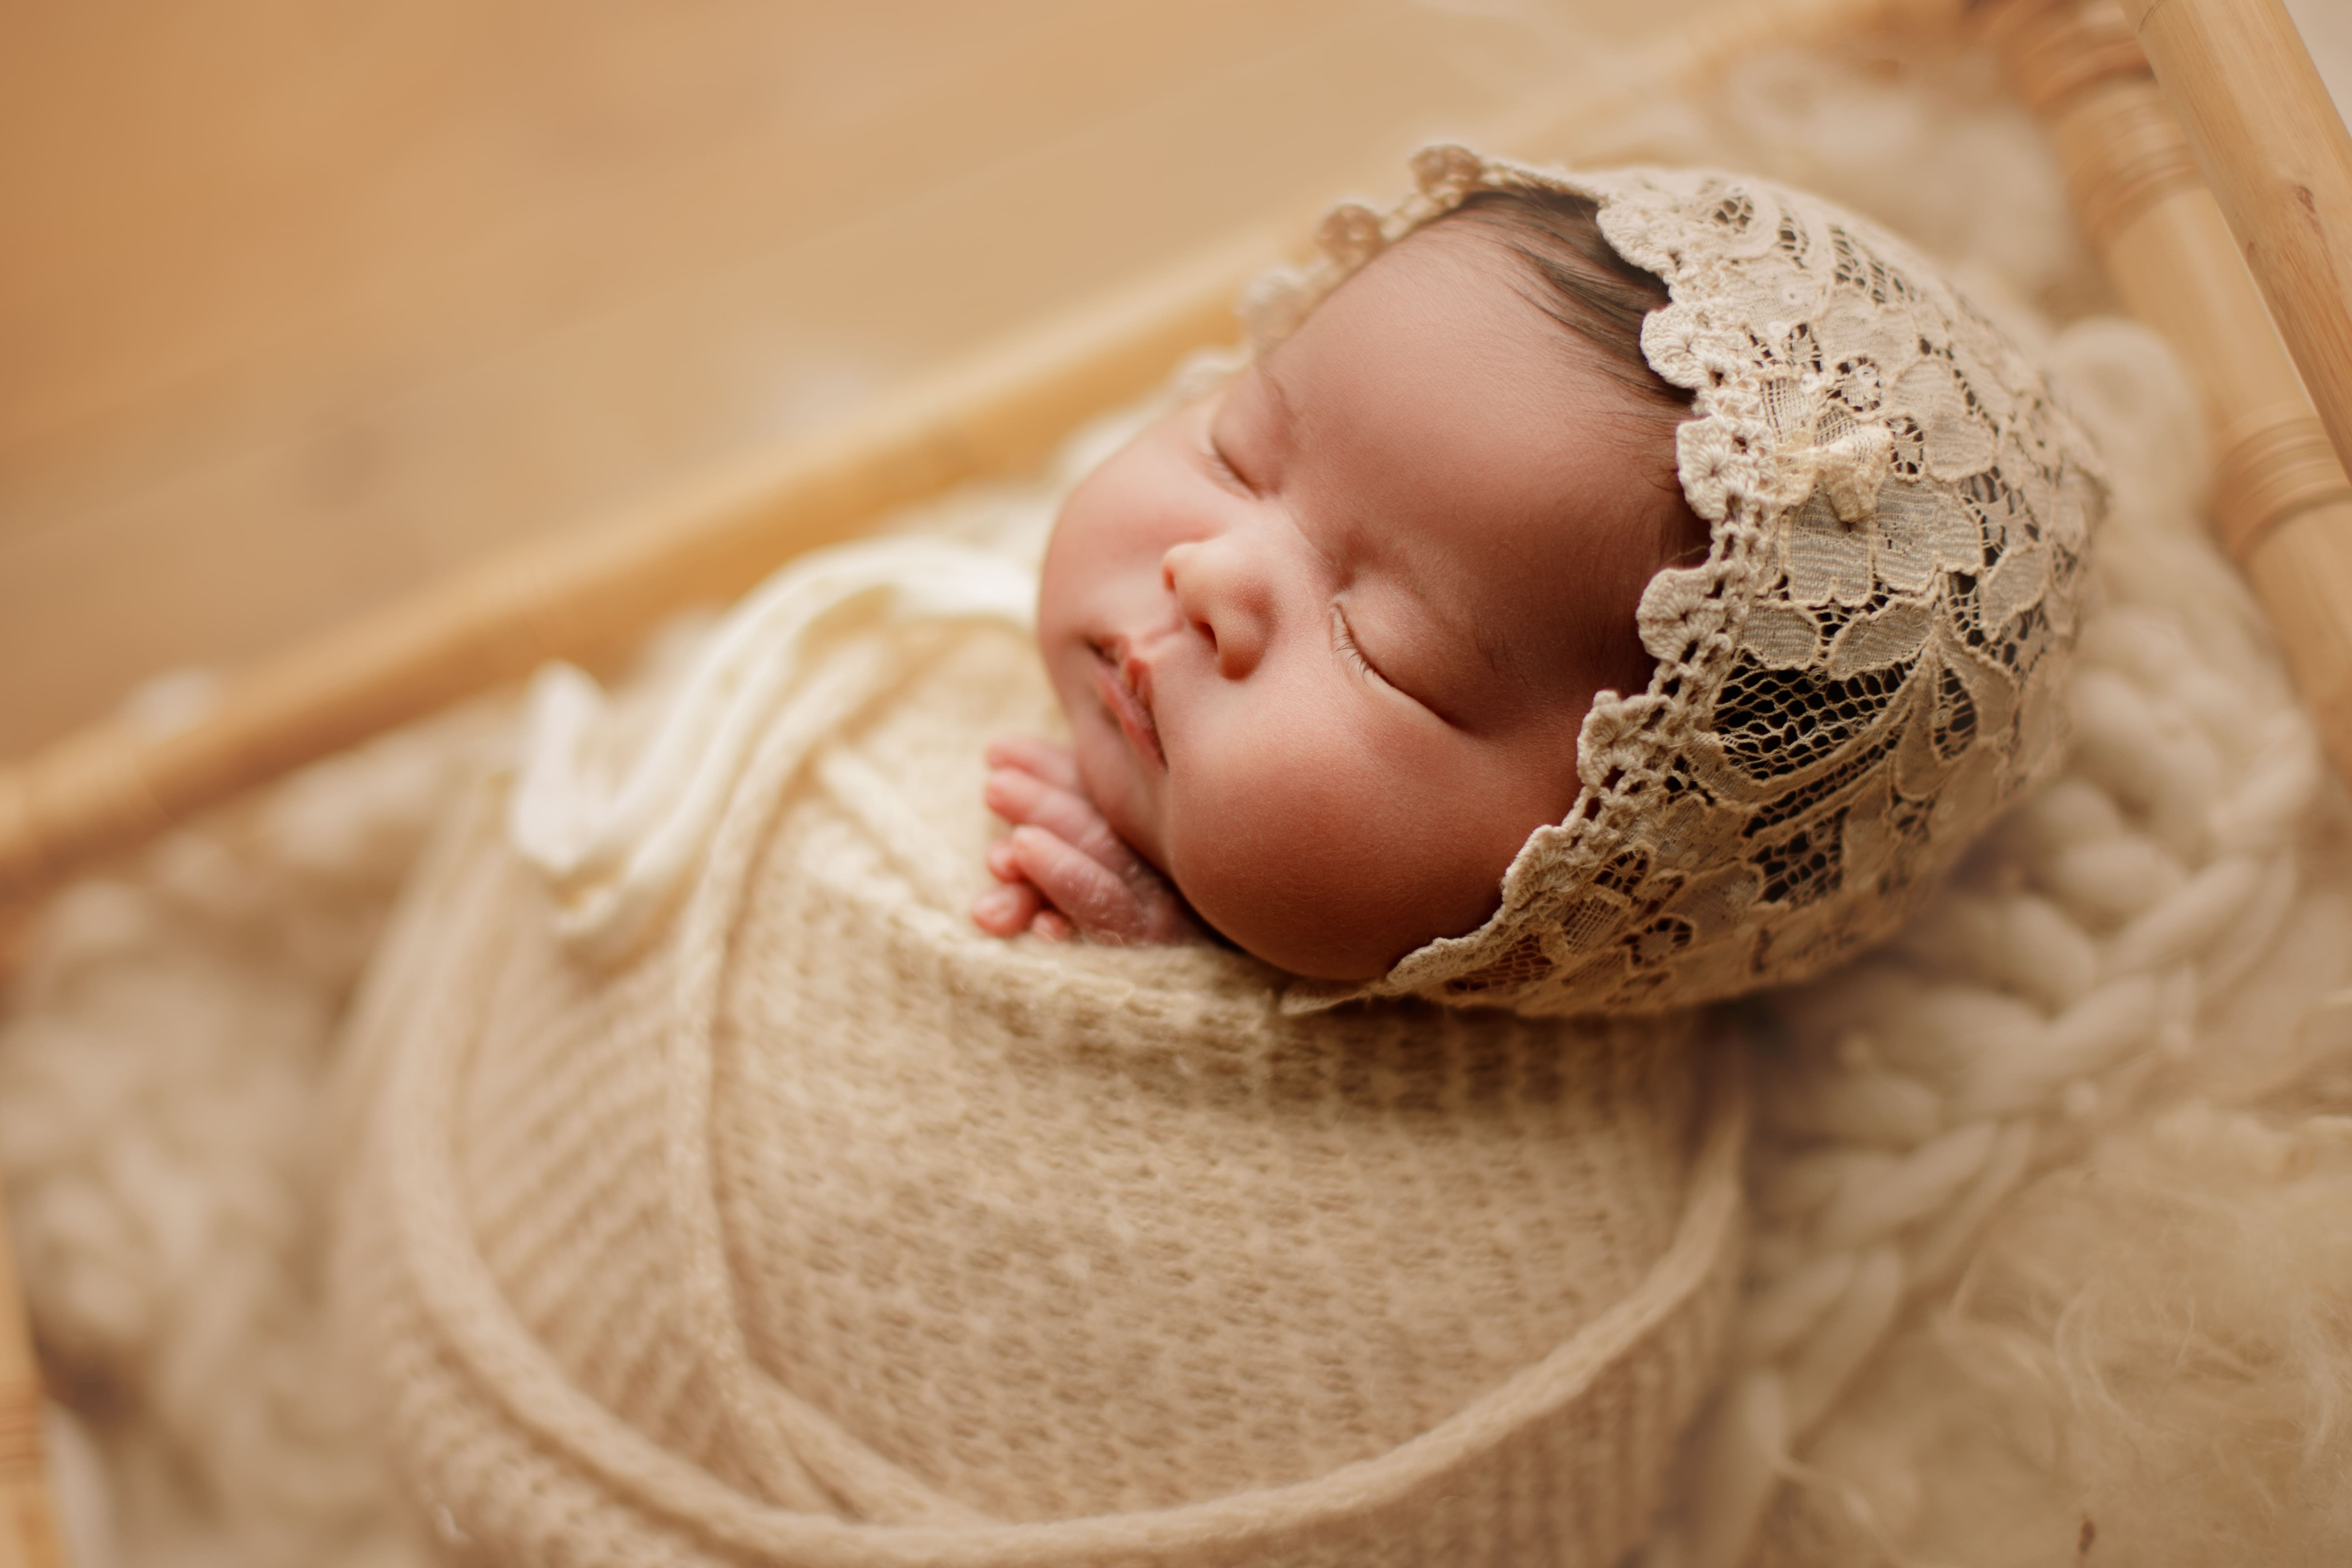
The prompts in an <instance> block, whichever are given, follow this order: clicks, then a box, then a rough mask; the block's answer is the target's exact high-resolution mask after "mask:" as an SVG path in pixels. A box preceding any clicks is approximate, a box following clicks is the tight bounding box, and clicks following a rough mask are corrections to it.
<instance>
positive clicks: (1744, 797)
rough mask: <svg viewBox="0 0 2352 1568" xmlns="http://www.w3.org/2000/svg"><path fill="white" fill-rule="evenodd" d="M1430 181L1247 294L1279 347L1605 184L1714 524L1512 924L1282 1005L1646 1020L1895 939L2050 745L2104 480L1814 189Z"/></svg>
mask: <svg viewBox="0 0 2352 1568" xmlns="http://www.w3.org/2000/svg"><path fill="white" fill-rule="evenodd" d="M1413 172H1414V175H1415V177H1416V181H1417V183H1418V185H1419V189H1418V191H1417V192H1416V194H1415V195H1412V197H1410V198H1408V199H1407V200H1406V201H1405V202H1404V203H1403V204H1402V205H1400V206H1398V207H1397V208H1395V209H1394V210H1392V211H1391V212H1390V213H1388V214H1387V215H1385V216H1383V215H1380V214H1376V213H1374V212H1372V211H1371V210H1370V209H1369V208H1367V207H1363V206H1359V205H1348V206H1342V207H1340V208H1339V209H1337V210H1335V211H1334V212H1333V214H1332V215H1331V216H1329V217H1328V219H1326V221H1325V223H1324V225H1323V226H1322V229H1321V231H1320V233H1319V236H1318V239H1319V244H1320V249H1321V256H1320V258H1319V259H1318V262H1317V264H1316V265H1315V266H1314V267H1312V268H1309V269H1307V270H1305V271H1289V272H1284V273H1278V274H1274V275H1270V276H1269V277H1268V278H1267V279H1262V280H1261V282H1260V284H1259V285H1258V286H1257V287H1256V288H1255V289H1253V291H1252V294H1251V296H1250V298H1249V299H1248V300H1245V301H1244V316H1245V319H1246V320H1247V321H1249V324H1250V327H1251V330H1252V333H1253V336H1254V337H1255V339H1256V341H1257V342H1258V343H1259V345H1260V346H1261V348H1263V347H1265V346H1267V345H1269V344H1271V343H1272V342H1278V341H1279V340H1280V339H1281V338H1283V337H1284V336H1286V335H1287V334H1288V333H1289V332H1290V331H1292V330H1293V329H1295V328H1296V327H1297V324H1298V322H1299V321H1302V320H1304V318H1305V317H1306V314H1307V311H1308V310H1312V309H1313V307H1314V305H1315V304H1316V303H1317V302H1318V300H1321V299H1322V298H1323V297H1324V296H1325V295H1326V294H1328V293H1329V292H1330V290H1331V289H1335V288H1337V287H1338V286H1339V283H1340V282H1341V281H1343V280H1344V279H1346V278H1347V277H1348V276H1349V275H1350V274H1352V273H1353V272H1354V271H1355V270H1356V269H1357V268H1360V267H1361V266H1362V265H1363V264H1364V263H1365V262H1366V261H1368V260H1370V258H1372V257H1373V256H1375V255H1377V254H1379V252H1380V251H1381V249H1382V248H1384V247H1386V246H1387V245H1390V244H1392V243H1394V242H1395V241H1396V240H1398V239H1400V238H1402V237H1403V236H1404V235H1406V234H1408V233H1410V232H1412V230H1413V229H1415V228H1417V227H1419V226H1422V225H1423V224H1424V223H1427V222H1429V221H1430V220H1431V219H1433V218H1435V217H1437V216H1442V215H1443V214H1444V213H1445V212H1448V211H1450V210H1452V208H1453V207H1454V206H1455V205H1458V204H1459V203H1460V202H1461V201H1462V200H1463V199H1464V198H1465V196H1467V195H1469V194H1470V193H1471V192H1473V191H1476V190H1482V189H1495V188H1507V187H1512V186H1528V185H1538V186H1546V187H1549V188H1554V189H1564V190H1568V191H1571V192H1575V193H1578V194H1580V195H1585V196H1588V197H1590V198H1591V199H1592V200H1594V201H1595V202H1597V203H1598V204H1599V205H1600V209H1601V211H1600V223H1601V232H1602V234H1603V235H1604V236H1605V237H1607V238H1608V240H1609V242H1610V243H1611V244H1612V246H1613V247H1615V248H1616V249H1617V251H1618V252H1619V253H1620V254H1621V255H1622V256H1623V257H1624V258H1626V259H1628V260H1629V261H1632V262H1633V263H1635V264H1636V265H1638V266H1641V267H1643V268H1648V269H1649V270H1651V271H1652V272H1654V273H1656V274H1657V275H1658V276H1659V277H1660V278H1661V279H1664V281H1665V284H1666V286H1667V289H1668V292H1669V295H1670V300H1671V302H1670V303H1669V304H1667V305H1666V306H1665V307H1664V308H1663V309H1661V310H1656V311H1654V312H1652V314H1651V315H1650V317H1649V319H1648V321H1646V322H1644V324H1643V332H1642V347H1643V353H1644V354H1645V356H1646V357H1647V358H1648V360H1649V362H1650V363H1651V365H1652V366H1653V368H1654V369H1655V370H1656V371H1657V373H1658V374H1660V375H1661V376H1663V377H1664V378H1665V379H1666V380H1667V381H1669V382H1671V383H1673V384H1675V385H1677V386H1682V387H1686V388H1689V389H1690V390H1691V391H1692V393H1693V394H1694V404H1693V417H1692V418H1691V419H1690V420H1688V421H1687V422H1686V423H1685V424H1684V425H1683V426H1681V428H1680V430H1679V432H1678V437H1677V458H1678V461H1679V468H1680V475H1681V479H1682V485H1683V489H1684V493H1685V496H1686V497H1687V499H1688V500H1689V501H1690V504H1691V506H1692V508H1693V509H1694V510H1696V512H1697V513H1698V515H1699V516H1700V517H1701V518H1703V519H1705V520H1706V521H1707V522H1708V523H1709V524H1710V525H1711V531H1712V544H1711V547H1710V549H1709V552H1708V556H1707V559H1706V562H1705V563H1703V564H1701V565H1699V566H1696V567H1692V568H1688V569H1684V570H1669V571H1665V572H1662V573H1660V574H1658V575H1657V577H1656V578H1655V579H1654V580H1653V581H1652V583H1651V584H1650V586H1649V589H1648V591H1647V592H1646V593H1645V594H1644V595H1643V599H1642V604H1641V610H1640V625H1641V632H1642V638H1643V643H1644V645H1645V646H1646V647H1648V649H1649V651H1650V652H1651V654H1652V655H1653V656H1654V657H1655V658H1656V659H1657V668H1656V671H1655V673H1654V676H1653V677H1652V679H1651V681H1650V685H1649V689H1647V690H1646V691H1643V692H1640V693H1636V694H1633V695H1623V696H1621V695H1619V694H1617V693H1614V692H1606V691H1604V692H1602V693H1601V695H1600V696H1599V697H1598V698H1597V699H1596V700H1594V703H1593V706H1592V710H1591V712H1590V713H1589V714H1588V715H1587V716H1586V718H1585V721H1584V726H1583V730H1582V732H1581V734H1580V738H1579V741H1578V745H1577V771H1578V775H1579V777H1580V781H1581V784H1582V789H1581V792H1580V796H1579V798H1578V801H1577V804H1576V805H1575V807H1574V809H1572V810H1571V811H1570V813H1569V815H1568V816H1567V818H1566V819H1565V820H1564V821H1563V822H1561V823H1559V824H1558V825H1555V826H1548V827H1542V828H1538V830H1537V831H1536V832H1535V833H1534V834H1533V835H1532V836H1530V837H1529V838H1528V842H1527V843H1526V845H1525V846H1524V847H1522V848H1521V849H1520V851H1519V854H1518V856H1517V858H1516V859H1515V860H1514V861H1513V862H1512V864H1511V867H1510V869H1509V870H1508V872H1507V874H1506V876H1505V878H1504V882H1503V901H1502V907H1501V908H1500V909H1499V910H1497V911H1496V914H1495V915H1494V916H1493V918H1492V919H1490V920H1489V921H1487V922H1486V925H1484V926H1482V927H1481V928H1479V929H1478V930H1477V931H1473V932H1471V933H1470V934H1468V935H1466V936H1462V937H1455V938H1448V939H1443V940H1440V941H1437V942H1431V943H1429V944H1428V945H1427V946H1425V947H1423V948H1421V949H1420V950H1418V951H1416V952H1412V953H1410V954H1408V955H1407V956H1406V957H1405V958H1404V959H1403V960H1402V961H1401V962H1400V963H1398V964H1397V965H1396V967H1395V968H1394V969H1393V970H1392V971H1391V972H1390V973H1389V974H1388V975H1387V976H1386V977H1385V978H1384V979H1382V980H1381V981H1378V982H1376V983H1374V984H1370V985H1367V986H1358V987H1334V986H1320V985H1308V984H1301V985H1299V986H1297V987H1295V988H1294V990H1293V992H1292V994H1291V996H1290V998H1289V1001H1288V1004H1287V1005H1290V1006H1292V1007H1294V1008H1311V1007H1318V1006H1322V1005H1330V1004H1332V1003H1335V1002H1339V1001H1343V1000H1347V999H1350V998H1353V997H1360V996H1376V995H1408V994H1415V995H1422V996H1425V997H1429V998H1432V999H1434V1000H1439V1001H1444V1002H1451V1003H1455V1004H1472V1005H1497V1006H1507V1007H1511V1008H1514V1009H1516V1010H1517V1011H1518V1012H1521V1013H1527V1014H1575V1013H1591V1012H1643V1011H1655V1010H1663V1009H1666V1008H1671V1007H1678V1006H1682V1005H1688V1004H1693V1003H1697V1002H1703V1001H1707V1000H1710V999H1714V998H1717V997H1723V996H1727V995H1732V994H1738V993H1740V992H1744V991H1749V990H1754V989H1757V988H1759V987H1761V986H1765V985H1770V984H1780V983H1782V982H1786V981H1790V980H1795V979H1799V978H1801V977H1803V976H1805V975H1808V974H1811V973H1816V972H1818V971H1820V970H1822V969H1824V968H1826V967H1828V966H1829V965H1830V964H1832V963H1836V962H1837V961H1839V960H1840V959H1843V958H1844V957H1846V956H1847V955H1849V954H1851V953H1853V952H1855V951H1857V950H1858V949H1860V948H1862V947H1863V946H1864V945H1866V944H1868V943H1870V942H1874V941H1875V940H1877V939H1878V938H1879V937H1881V936H1883V935H1885V933H1886V932H1888V931H1890V930H1892V929H1893V927H1894V926H1895V924H1896V923H1897V922H1898V921H1900V920H1901V919H1902V917H1903V915H1904V914H1905V912H1906V910H1908V908H1909V907H1910V904H1911V902H1912V900H1913V899H1914V898H1915V897H1916V895H1917V894H1918V893H1920V892H1922V891H1924V890H1925V889H1927V888H1928V887H1930V886H1932V885H1933V883H1934V881H1935V879H1936V877H1937V874H1938V873H1939V872H1940V871H1941V870H1943V869H1944V868H1946V867H1947V866H1948V865H1949V864H1950V863H1951V862H1952V861H1953V860H1954V859H1955V858H1958V855H1959V853H1960V852H1961V850H1962V849H1964V848H1965V847H1967V845H1968V844H1969V841H1970V840H1971V839H1973V838H1974V837H1975V836H1976V834H1977V832H1978V830H1979V828H1981V827H1982V826H1985V824H1986V823H1988V822H1989V821H1990V819H1991V817H1992V816H1994V815H1995V814H1996V813H1998V812H1999V811H2000V809H2001V807H2002V806H2004V805H2007V804H2008V802H2009V801H2010V800H2011V798H2013V797H2014V796H2015V795H2017V793H2018V792H2019V790H2020V789H2021V787H2023V786H2024V785H2025V784H2027V783H2029V782H2030V781H2032V779H2034V778H2035V777H2037V776H2039V775H2040V774H2041V773H2043V772H2045V771H2046V770H2047V768H2048V767H2049V766H2050V764H2051V763H2053V761H2054V760H2055V758H2056V755H2057V753H2058V752H2059V750H2060V746H2061V742H2062V739H2063V727H2064V724H2063V721H2064V715H2063V687H2062V682H2061V679H2060V674H2061V669H2060V667H2061V666H2062V665H2063V658H2061V657H2058V656H2061V655H2063V650H2064V649H2065V648H2066V647H2068V646H2069V645H2070V644H2071V642H2072V640H2073V637H2074V623H2075V616H2076V611H2077V606H2078V602H2079V600H2080V598H2081V596H2082V592H2083V584H2084V570H2083V568H2084V552H2085V550H2086V549H2087V547H2088V541H2089V532H2090V529H2091V527H2092V525H2093V523H2094V522H2095V520H2096V518H2097V516H2098V514H2099V512H2100V511H2101V510H2102V509H2103V507H2104V505H2105V485H2104V482H2103V480H2102V479H2100V477H2099V473H2098V469H2097V466H2096V460H2095V458H2094V456H2093V454H2092V450H2091V447H2090V445H2089V443H2088V441H2087V440H2086V439H2085V438H2084V436H2083V435H2082V434H2081V433H2080V431H2079V430H2078V429H2077V428H2076V426H2074V423H2073V421H2072V420H2070V419H2069V418H2067V417H2066V416H2065V415H2064V414H2063V411H2062V410H2060V409H2059V407H2058V406H2057V405H2055V403H2054V402H2053V399H2052V396H2051V395H2050V392H2049V390H2048V388H2047V387H2046V385H2045V384H2043V382H2042V377H2041V376H2040V374H2038V373H2037V372H2036V371H2035V370H2034V369H2033V368H2032V366H2031V365H2029V364H2028V363H2026V361H2025V360H2024V358H2023V357H2022V356H2021V354H2020V353H2018V352H2017V350H2016V349H2015V348H2014V347H2013V346H2012V345H2011V343H2010V342H2008V341H2007V340H2006V339H2005V338H2004V337H2003V336H2002V335H2001V333H2000V331H1998V330H1996V329H1995V328H1994V327H1993V326H1992V325H1991V324H1990V322H1989V321H1986V320H1985V319H1984V318H1983V317H1982V316H1980V315H1979V314H1978V313H1977V312H1976V311H1975V310H1972V309H1971V308H1970V307H1969V305H1968V303H1967V302H1966V301H1965V300H1962V299H1961V298H1960V297H1959V296H1958V295H1957V294H1956V293H1954V292H1953V291H1952V289H1950V288H1949V287H1948V285H1946V284H1945V283H1944V282H1943V281H1942V280H1941V279H1939V278H1938V277H1937V275H1936V274H1935V272H1934V270H1933V269H1932V268H1930V267H1929V266H1928V265H1927V264H1926V263H1925V262H1924V261H1922V260H1921V259H1920V258H1918V257H1917V256H1916V254H1915V253H1913V252H1912V251H1911V250H1910V249H1909V248H1908V247H1906V246H1905V245H1903V244H1902V243H1901V242H1900V241H1898V240H1896V239H1895V238H1893V237H1890V236H1888V235H1886V234H1885V233H1884V232H1883V231H1881V230H1879V229H1877V228H1876V227H1874V226H1872V225H1870V224H1868V223H1866V222H1864V221H1862V220H1860V219H1857V218H1855V217H1853V216H1849V215H1847V214H1844V213H1843V212H1841V211H1839V210H1838V209H1836V208H1835V207H1833V206H1832V205H1830V204H1828V203H1826V202H1822V201H1821V200H1819V199H1817V198H1814V197H1811V196H1807V195H1801V194H1799V193H1796V192H1792V191H1789V190H1786V189H1783V188H1781V187H1779V186H1776V185H1772V184H1768V183H1766V182H1763V181H1760V180H1754V179H1750V178H1747V177H1745V176H1739V175H1732V174H1719V173H1712V172H1708V171H1703V170H1690V171H1681V170H1677V171H1663V170H1633V171H1622V172H1613V173H1606V174H1565V173H1557V172H1549V171H1543V170H1537V169H1532V168H1528V167H1525V166H1522V165H1517V164H1512V163H1501V162H1497V161H1493V160H1488V159H1484V158H1481V157H1480V156H1478V155H1477V154H1476V153H1471V152H1469V151H1468V150H1467V149H1465V148H1461V147H1451V146H1440V147H1432V148H1428V149H1424V150H1423V152H1422V153H1419V154H1418V155H1416V157H1415V158H1414V160H1413Z"/></svg>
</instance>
